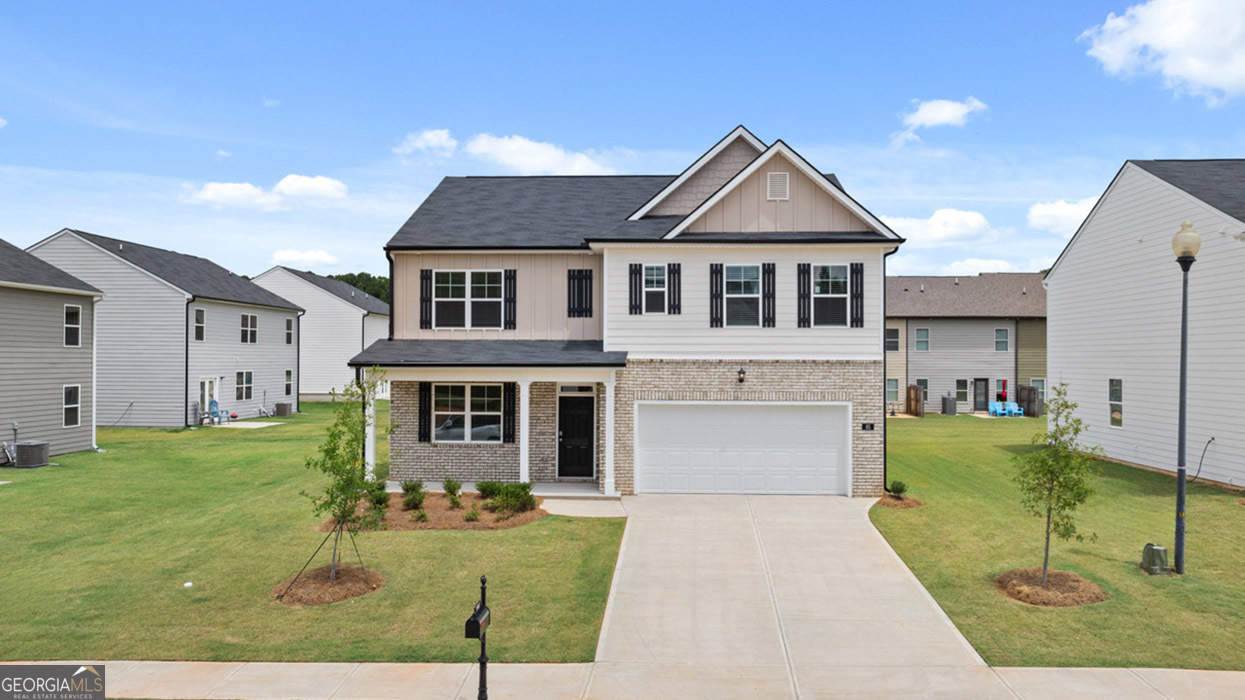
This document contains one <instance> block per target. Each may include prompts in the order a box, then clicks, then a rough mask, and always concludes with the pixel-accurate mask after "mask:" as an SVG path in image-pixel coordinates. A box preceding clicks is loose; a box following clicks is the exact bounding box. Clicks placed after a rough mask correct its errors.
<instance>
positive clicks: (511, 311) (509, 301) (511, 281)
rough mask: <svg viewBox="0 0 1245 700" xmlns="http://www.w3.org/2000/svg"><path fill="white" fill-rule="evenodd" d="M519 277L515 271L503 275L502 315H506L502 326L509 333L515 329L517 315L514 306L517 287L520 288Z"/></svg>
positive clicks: (507, 271)
mask: <svg viewBox="0 0 1245 700" xmlns="http://www.w3.org/2000/svg"><path fill="white" fill-rule="evenodd" d="M517 277H518V272H517V271H515V270H506V271H505V272H504V274H503V280H502V292H501V294H502V307H503V311H502V313H503V314H504V318H505V321H504V322H503V324H502V328H504V329H506V330H508V331H512V330H514V327H515V316H516V314H515V305H514V295H515V287H517V286H518V283H517V280H516V278H517Z"/></svg>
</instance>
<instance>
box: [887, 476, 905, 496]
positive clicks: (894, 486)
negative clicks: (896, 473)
mask: <svg viewBox="0 0 1245 700" xmlns="http://www.w3.org/2000/svg"><path fill="white" fill-rule="evenodd" d="M907 492H908V485H907V484H905V483H904V482H902V481H900V480H899V479H895V480H894V481H892V482H891V495H892V496H894V497H895V498H899V499H902V498H903V495H904V494H905V493H907Z"/></svg>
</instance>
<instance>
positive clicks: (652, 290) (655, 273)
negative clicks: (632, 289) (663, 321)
mask: <svg viewBox="0 0 1245 700" xmlns="http://www.w3.org/2000/svg"><path fill="white" fill-rule="evenodd" d="M644 313H646V314H664V313H666V266H665V265H645V266H644Z"/></svg>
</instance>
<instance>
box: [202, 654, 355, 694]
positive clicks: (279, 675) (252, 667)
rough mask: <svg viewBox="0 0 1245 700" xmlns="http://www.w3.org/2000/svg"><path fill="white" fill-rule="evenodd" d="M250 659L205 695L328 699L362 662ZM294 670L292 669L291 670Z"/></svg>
mask: <svg viewBox="0 0 1245 700" xmlns="http://www.w3.org/2000/svg"><path fill="white" fill-rule="evenodd" d="M289 666H290V664H281V663H248V664H246V665H244V666H243V667H242V668H240V669H238V670H237V671H235V672H234V673H231V674H230V675H229V676H228V677H227V678H225V680H224V681H223V682H222V683H221V684H220V685H217V686H216V687H215V688H213V689H212V690H211V691H210V692H209V693H208V694H207V695H206V696H205V697H208V698H219V699H220V700H229V699H230V698H233V699H234V700H236V699H237V698H247V699H248V700H328V699H329V698H331V697H333V693H335V692H337V689H338V688H339V687H340V686H341V685H342V684H343V682H344V681H345V680H346V678H347V677H348V676H350V674H351V673H352V672H353V671H354V670H355V669H356V668H357V667H358V666H359V664H340V663H338V664H317V663H304V664H297V668H296V669H290V668H289ZM291 671H293V672H291Z"/></svg>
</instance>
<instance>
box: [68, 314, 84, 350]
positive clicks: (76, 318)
mask: <svg viewBox="0 0 1245 700" xmlns="http://www.w3.org/2000/svg"><path fill="white" fill-rule="evenodd" d="M65 347H67V348H80V347H82V307H81V306H75V305H73V304H65Z"/></svg>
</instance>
